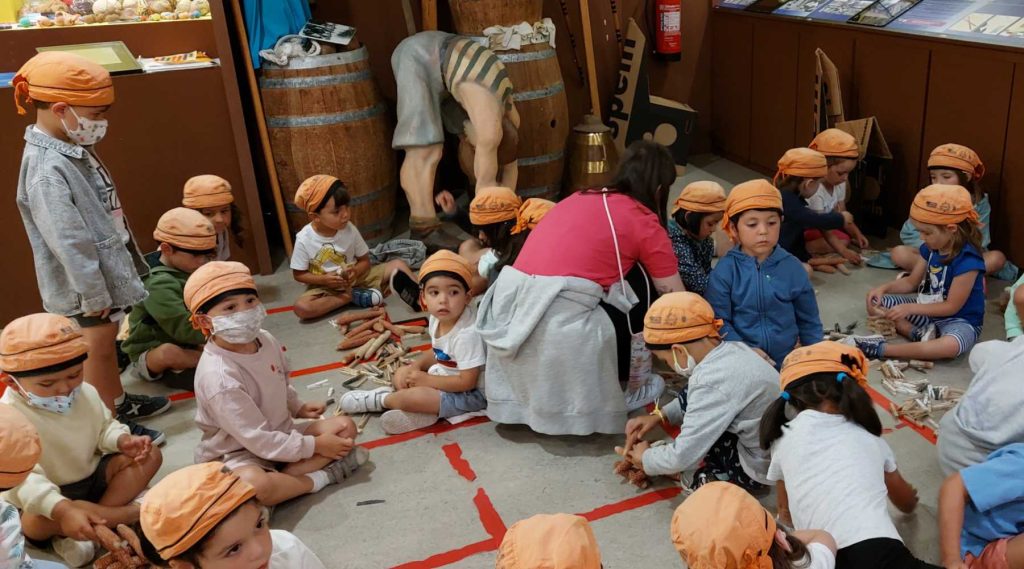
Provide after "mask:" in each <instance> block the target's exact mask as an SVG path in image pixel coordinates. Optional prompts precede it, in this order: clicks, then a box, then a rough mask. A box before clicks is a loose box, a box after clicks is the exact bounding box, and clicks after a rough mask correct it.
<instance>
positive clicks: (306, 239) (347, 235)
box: [291, 223, 370, 275]
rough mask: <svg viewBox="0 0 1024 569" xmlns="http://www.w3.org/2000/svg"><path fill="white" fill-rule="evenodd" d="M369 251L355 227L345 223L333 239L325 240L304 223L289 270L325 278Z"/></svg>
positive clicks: (311, 226)
mask: <svg viewBox="0 0 1024 569" xmlns="http://www.w3.org/2000/svg"><path fill="white" fill-rule="evenodd" d="M369 254H370V248H369V247H367V245H366V241H364V240H363V236H362V234H360V233H359V230H358V229H356V226H355V225H352V224H351V223H349V224H347V225H346V226H345V228H344V229H340V230H338V232H337V233H335V234H334V236H333V237H324V236H323V235H320V234H319V233H317V232H316V231H314V230H313V224H311V223H310V224H307V225H306V226H305V227H303V228H302V230H301V231H299V233H298V235H296V236H295V247H294V248H293V249H292V261H291V268H292V269H293V270H296V271H309V272H311V273H313V274H314V275H326V274H329V273H333V272H335V271H337V270H338V269H341V268H348V267H349V266H350V265H354V264H355V262H356V259H357V258H358V257H362V256H363V255H369Z"/></svg>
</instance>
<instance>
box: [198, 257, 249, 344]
mask: <svg viewBox="0 0 1024 569" xmlns="http://www.w3.org/2000/svg"><path fill="white" fill-rule="evenodd" d="M240 289H252V290H256V281H254V280H252V273H250V272H249V267H246V266H245V265H243V264H242V263H239V262H237V261H211V262H209V263H206V264H205V265H203V266H202V267H199V268H198V269H196V271H195V272H194V273H192V274H191V275H190V276H189V277H188V280H187V281H185V291H184V295H183V296H184V297H185V307H186V308H188V310H189V312H191V313H192V327H193V328H195V329H196V330H202V327H200V326H199V325H198V324H197V323H196V314H198V312H199V309H200V308H202V306H203V305H204V304H206V303H207V302H208V301H209V300H210V299H212V298H213V297H215V296H217V295H218V294H221V293H224V292H228V291H230V290H240ZM204 331H205V330H204Z"/></svg>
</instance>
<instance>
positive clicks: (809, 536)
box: [789, 529, 839, 554]
mask: <svg viewBox="0 0 1024 569" xmlns="http://www.w3.org/2000/svg"><path fill="white" fill-rule="evenodd" d="M789 535H791V536H793V537H795V538H797V539H799V540H800V541H802V542H803V543H804V545H807V544H809V543H820V544H822V545H824V546H825V547H827V548H829V549H830V550H831V551H832V553H833V554H835V552H836V551H838V550H839V546H838V545H837V544H836V540H835V538H834V537H832V534H830V533H828V532H827V531H825V530H823V529H804V530H798V531H794V532H793V533H791V534H789Z"/></svg>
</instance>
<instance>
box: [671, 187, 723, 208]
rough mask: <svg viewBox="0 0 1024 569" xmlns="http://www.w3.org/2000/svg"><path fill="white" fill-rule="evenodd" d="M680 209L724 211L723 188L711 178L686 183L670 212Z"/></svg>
mask: <svg viewBox="0 0 1024 569" xmlns="http://www.w3.org/2000/svg"><path fill="white" fill-rule="evenodd" d="M681 209H682V210H685V211H695V212H701V213H717V212H719V211H725V189H724V188H722V185H721V184H719V183H718V182H712V181H711V180H702V181H700V182H693V183H692V184H687V185H686V187H685V188H683V191H682V192H680V194H679V197H678V198H676V201H675V203H673V204H672V213H675V212H677V211H679V210H681Z"/></svg>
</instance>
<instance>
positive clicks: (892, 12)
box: [849, 0, 920, 28]
mask: <svg viewBox="0 0 1024 569" xmlns="http://www.w3.org/2000/svg"><path fill="white" fill-rule="evenodd" d="M919 1H920V0H878V1H877V2H875V3H874V4H871V5H870V6H868V7H867V8H865V9H863V10H861V11H860V12H858V13H857V15H856V16H854V17H852V18H850V19H849V22H850V23H851V24H860V25H863V26H874V27H879V28H880V27H883V26H886V25H888V24H889V22H891V21H893V20H895V19H896V18H898V17H899V16H900V15H901V14H903V13H904V12H906V11H907V10H909V9H911V8H913V7H914V5H915V4H917V3H918V2H919Z"/></svg>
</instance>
